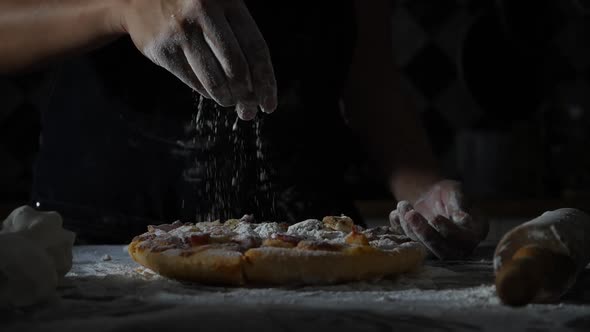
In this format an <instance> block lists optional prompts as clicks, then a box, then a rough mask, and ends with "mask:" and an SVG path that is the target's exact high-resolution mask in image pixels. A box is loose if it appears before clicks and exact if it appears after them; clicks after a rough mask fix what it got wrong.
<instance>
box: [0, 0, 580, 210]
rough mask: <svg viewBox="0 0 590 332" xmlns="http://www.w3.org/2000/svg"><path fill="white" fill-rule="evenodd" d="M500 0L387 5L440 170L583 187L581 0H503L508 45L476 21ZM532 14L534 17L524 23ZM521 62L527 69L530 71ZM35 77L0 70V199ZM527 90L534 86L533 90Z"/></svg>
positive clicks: (21, 176) (522, 183)
mask: <svg viewBox="0 0 590 332" xmlns="http://www.w3.org/2000/svg"><path fill="white" fill-rule="evenodd" d="M501 3H517V2H510V1H494V0H436V1H432V0H398V1H395V2H394V4H395V6H394V7H395V11H394V13H393V18H394V19H393V27H392V28H393V41H394V45H395V53H396V61H397V63H398V64H399V66H400V67H401V68H402V69H403V73H404V84H405V85H406V87H407V88H408V90H409V91H410V93H411V94H412V95H413V97H414V99H415V100H416V102H417V106H418V109H419V111H420V112H421V114H422V118H423V120H424V123H425V125H426V127H427V129H428V132H429V134H430V136H431V137H432V138H433V140H432V142H433V145H434V147H435V150H436V153H437V155H438V156H439V157H440V158H441V160H442V161H443V165H444V168H445V171H446V172H447V173H448V174H449V176H453V177H458V178H461V179H463V180H464V181H466V182H467V185H468V187H470V188H471V190H472V191H475V192H477V193H479V194H482V195H499V194H505V193H506V192H508V191H510V192H513V193H514V194H515V195H517V194H526V195H531V194H534V195H544V194H553V193H555V192H560V193H561V192H563V191H564V190H570V191H572V190H573V191H576V190H577V191H583V188H590V174H588V172H589V171H588V170H590V160H589V159H590V157H588V156H590V154H588V153H587V152H585V151H587V149H588V146H589V145H588V143H590V139H589V138H588V133H587V132H589V130H587V129H588V128H590V127H589V126H590V115H589V114H588V113H589V111H588V110H590V84H589V82H590V43H589V42H588V41H590V38H589V37H590V34H589V33H590V28H589V25H588V20H587V16H586V15H585V14H586V12H587V10H586V12H585V11H584V10H585V8H588V7H585V6H584V4H585V3H586V1H581V0H564V1H561V0H543V1H537V2H530V3H531V5H530V6H532V7H524V8H516V9H514V8H510V11H509V12H510V17H514V18H515V22H519V24H516V25H517V26H520V28H519V29H514V31H516V32H514V31H512V32H511V33H510V34H509V35H510V36H511V37H510V38H512V37H514V40H516V41H517V42H516V44H510V45H508V44H506V43H503V42H504V41H503V40H502V38H501V37H498V36H501V31H500V30H499V29H498V28H497V27H493V26H490V25H489V22H490V21H489V20H487V21H486V18H487V17H489V16H490V15H492V16H493V15H494V13H497V12H496V10H497V7H496V6H497V5H498V4H501ZM523 13H524V14H523ZM537 14H538V16H537ZM519 15H520V16H519ZM535 17H539V18H541V19H542V21H541V22H532V23H530V24H529V20H532V19H533V18H535ZM486 22H487V23H488V25H486ZM494 29H495V30H494ZM527 29H528V30H527ZM531 31H532V33H531ZM535 31H536V32H535ZM539 35H540V36H541V37H542V38H541V39H540V40H541V41H540V42H539V38H538V36H539ZM523 36H524V37H523ZM496 37H498V39H495V38H496ZM535 38H536V39H535ZM523 40H524V41H523ZM528 41H532V42H533V43H535V42H536V43H541V44H542V45H543V48H542V49H543V50H548V51H547V52H536V53H530V54H528V58H526V57H525V60H524V61H523V59H522V56H521V57H518V56H515V55H514V54H515V53H512V52H514V47H515V45H517V46H518V45H525V44H527V42H528ZM517 46H516V48H518V47H517ZM531 54H532V55H531ZM530 63H535V67H534V68H533V67H530V68H529V67H528V65H529V64H530ZM531 68H533V70H532V72H535V73H536V74H535V75H529V74H530V72H531V70H530V69H531ZM527 70H529V71H527ZM486 75H491V77H489V78H488V77H487V76H486ZM533 76H534V77H533ZM474 77H475V79H474ZM39 82H45V80H43V79H42V78H41V79H40V78H39V77H26V78H19V79H8V78H0V200H6V199H17V200H20V199H26V197H27V192H28V188H29V186H30V179H31V177H30V173H31V172H30V165H31V161H32V160H33V158H34V154H35V150H36V149H37V147H38V142H37V140H38V131H39V125H38V111H37V108H36V105H37V104H38V102H39V100H40V96H42V95H43V92H44V91H46V90H47V86H45V85H43V84H42V83H39ZM531 86H540V88H539V89H537V90H535V91H532V92H531V90H533V89H531V88H530V87H531ZM514 118H518V119H520V121H512V119H514ZM581 154H583V155H584V156H583V157H580V155H581ZM361 169H366V168H363V167H361ZM354 179H356V181H359V182H362V183H372V182H371V181H369V180H366V178H362V177H361V178H360V179H359V178H358V177H356V178H355V177H353V181H354ZM359 187H360V188H363V189H364V190H365V192H367V195H366V196H369V197H374V195H371V194H370V193H369V192H370V191H371V190H373V191H374V192H379V193H381V194H383V191H382V190H383V189H379V188H378V186H372V185H368V186H363V185H360V186H359ZM523 188H526V189H523ZM380 190H381V191H380Z"/></svg>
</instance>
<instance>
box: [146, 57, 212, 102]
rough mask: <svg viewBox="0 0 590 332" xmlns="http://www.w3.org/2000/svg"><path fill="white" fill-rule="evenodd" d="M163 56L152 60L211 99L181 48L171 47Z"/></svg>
mask: <svg viewBox="0 0 590 332" xmlns="http://www.w3.org/2000/svg"><path fill="white" fill-rule="evenodd" d="M162 53H163V54H162V56H158V57H157V58H156V59H152V61H154V62H155V63H156V64H157V65H159V66H161V67H162V68H164V69H166V70H168V71H169V72H170V73H172V74H173V75H174V76H176V77H177V78H178V79H180V80H181V81H182V82H183V83H184V84H186V85H188V86H189V87H191V88H192V89H193V90H195V91H197V92H198V93H199V94H200V95H202V96H203V97H205V98H208V99H211V96H210V95H209V93H208V92H207V90H205V88H204V87H203V85H202V84H201V82H200V81H199V79H198V78H197V76H196V75H195V73H194V72H193V70H192V68H191V66H190V64H189V63H188V61H187V59H186V57H185V56H184V52H183V51H182V48H180V47H174V46H173V47H170V48H166V49H164V50H163V51H162Z"/></svg>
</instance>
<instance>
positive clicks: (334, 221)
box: [322, 215, 354, 233]
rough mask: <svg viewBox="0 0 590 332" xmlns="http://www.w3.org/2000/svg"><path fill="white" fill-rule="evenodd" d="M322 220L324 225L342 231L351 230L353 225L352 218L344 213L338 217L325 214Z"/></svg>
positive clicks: (348, 231)
mask: <svg viewBox="0 0 590 332" xmlns="http://www.w3.org/2000/svg"><path fill="white" fill-rule="evenodd" d="M322 221H323V223H324V225H325V226H326V227H328V228H330V229H332V230H335V231H340V232H344V233H350V232H352V228H353V227H354V222H353V221H352V219H350V218H349V217H347V216H344V215H343V216H340V217H335V216H327V217H324V219H323V220H322Z"/></svg>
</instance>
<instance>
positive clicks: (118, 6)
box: [105, 0, 131, 35]
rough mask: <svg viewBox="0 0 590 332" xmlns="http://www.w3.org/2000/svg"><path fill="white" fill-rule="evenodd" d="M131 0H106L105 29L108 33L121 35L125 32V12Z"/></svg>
mask: <svg viewBox="0 0 590 332" xmlns="http://www.w3.org/2000/svg"><path fill="white" fill-rule="evenodd" d="M130 3H131V0H109V1H107V2H106V6H107V7H106V18H105V29H106V30H107V33H108V34H110V35H121V34H125V33H127V23H126V20H125V13H126V12H127V10H128V8H129V6H130Z"/></svg>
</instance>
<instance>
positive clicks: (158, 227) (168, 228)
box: [148, 220, 183, 232]
mask: <svg viewBox="0 0 590 332" xmlns="http://www.w3.org/2000/svg"><path fill="white" fill-rule="evenodd" d="M182 225H183V224H182V222H180V221H179V220H177V221H175V222H173V223H172V224H162V225H148V231H149V232H155V231H156V230H161V231H164V232H170V231H171V230H173V229H176V228H178V227H180V226H182Z"/></svg>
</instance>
